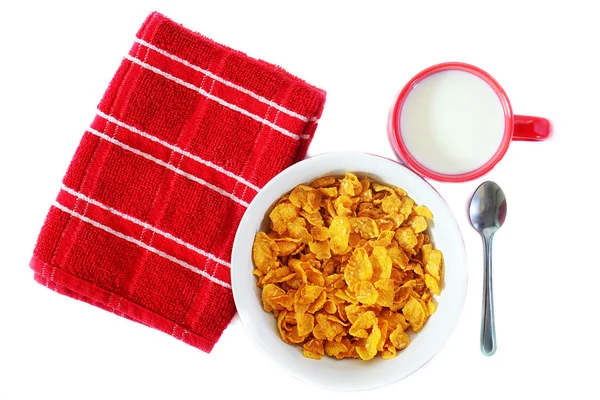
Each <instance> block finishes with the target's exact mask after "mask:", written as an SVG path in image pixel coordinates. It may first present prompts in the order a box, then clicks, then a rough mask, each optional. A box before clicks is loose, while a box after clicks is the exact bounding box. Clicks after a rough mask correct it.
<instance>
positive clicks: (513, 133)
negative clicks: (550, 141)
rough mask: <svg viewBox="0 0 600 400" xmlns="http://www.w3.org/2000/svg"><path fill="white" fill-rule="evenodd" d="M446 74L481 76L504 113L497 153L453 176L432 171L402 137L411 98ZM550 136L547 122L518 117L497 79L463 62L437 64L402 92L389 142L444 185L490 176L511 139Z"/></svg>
mask: <svg viewBox="0 0 600 400" xmlns="http://www.w3.org/2000/svg"><path fill="white" fill-rule="evenodd" d="M443 71H462V72H467V73H470V74H473V75H475V76H476V77H479V78H480V79H481V80H483V81H484V82H485V83H486V84H487V85H488V86H489V87H490V88H491V89H492V90H493V91H494V92H495V93H496V95H497V96H498V99H499V100H500V104H501V106H502V111H503V114H504V133H503V136H502V139H501V141H500V145H499V146H498V148H497V150H496V152H495V153H494V154H493V156H492V157H491V158H490V159H489V160H488V161H487V162H485V164H483V165H481V166H479V167H477V168H475V169H473V170H470V171H467V172H461V173H454V174H452V173H445V172H443V171H437V170H433V169H431V168H428V167H427V166H425V165H424V164H423V163H421V162H419V161H418V160H417V159H416V158H415V157H414V156H413V154H411V152H410V151H409V150H408V148H407V145H406V142H405V140H404V138H403V135H402V130H401V125H402V124H401V115H402V110H403V107H404V106H405V104H406V100H407V97H408V96H409V94H411V92H412V91H413V90H414V89H415V87H417V85H419V84H420V83H422V82H423V81H424V80H425V79H426V78H428V77H431V76H433V75H434V74H437V73H439V72H443ZM549 136H550V122H549V121H548V120H547V119H545V118H540V117H531V116H525V115H514V114H513V111H512V108H511V105H510V102H509V100H508V97H507V96H506V93H505V92H504V89H502V87H501V86H500V85H499V84H498V82H496V80H494V78H492V77H491V76H490V75H489V74H488V73H487V72H485V71H483V70H482V69H480V68H477V67H475V66H473V65H469V64H465V63H459V62H448V63H442V64H437V65H434V66H432V67H429V68H427V69H425V70H423V71H421V72H420V73H418V74H417V75H416V76H415V77H413V78H412V79H411V80H410V81H409V82H408V83H407V84H406V86H405V87H404V88H403V89H402V91H401V92H400V94H399V95H398V97H397V99H396V101H395V103H394V104H393V106H392V108H391V110H390V113H389V118H388V139H389V141H390V144H391V146H392V148H393V150H394V153H395V154H396V156H397V157H399V158H400V159H401V160H402V161H404V162H405V164H407V165H408V166H409V167H410V168H412V169H413V170H414V171H416V172H417V173H419V174H420V175H422V176H425V177H428V178H432V179H435V180H439V181H444V182H464V181H469V180H472V179H475V178H478V177H480V176H482V175H484V174H486V173H487V172H489V171H490V170H491V169H492V168H493V167H494V166H495V165H496V164H497V163H498V161H500V160H501V159H502V157H503V156H504V154H505V153H506V151H507V150H508V147H509V144H510V142H511V140H526V141H540V140H545V139H547V138H548V137H549Z"/></svg>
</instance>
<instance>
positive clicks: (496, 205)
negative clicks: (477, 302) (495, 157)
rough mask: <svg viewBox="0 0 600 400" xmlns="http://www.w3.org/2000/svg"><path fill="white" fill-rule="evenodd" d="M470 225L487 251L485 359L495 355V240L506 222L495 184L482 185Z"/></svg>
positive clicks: (503, 201) (474, 200)
mask: <svg viewBox="0 0 600 400" xmlns="http://www.w3.org/2000/svg"><path fill="white" fill-rule="evenodd" d="M469 216H470V218H471V225H473V228H475V230H477V231H478V232H479V233H480V234H481V238H482V239H483V250H484V270H483V311H482V315H481V351H482V352H483V354H485V355H486V356H491V355H493V354H494V353H495V352H496V327H495V323H494V294H493V291H492V238H493V237H494V234H495V233H496V231H497V230H498V229H500V227H501V226H502V224H503V223H504V220H505V219H506V198H505V197H504V192H503V191H502V189H500V186H498V185H497V184H496V183H495V182H491V181H487V182H484V183H482V184H481V185H480V186H479V187H478V188H477V190H475V193H474V194H473V197H472V198H471V205H470V207H469Z"/></svg>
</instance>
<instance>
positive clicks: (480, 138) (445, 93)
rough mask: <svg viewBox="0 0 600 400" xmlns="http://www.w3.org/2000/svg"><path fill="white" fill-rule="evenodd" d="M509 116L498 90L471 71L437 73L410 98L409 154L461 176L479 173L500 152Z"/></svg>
mask: <svg viewBox="0 0 600 400" xmlns="http://www.w3.org/2000/svg"><path fill="white" fill-rule="evenodd" d="M504 125H505V122H504V112H503V109H502V103H501V102H500V99H499V97H498V95H497V94H496V92H494V89H492V87H490V86H489V85H488V84H487V83H486V82H485V81H484V80H483V79H481V78H479V77H478V76H477V75H474V74H471V73H469V72H464V71H459V70H447V71H441V72H437V73H435V74H433V75H430V76H428V77H427V78H425V79H423V80H422V81H421V82H419V83H418V84H417V85H416V86H415V87H414V88H413V89H412V91H411V92H410V93H409V94H408V96H407V98H406V100H405V103H404V105H403V107H402V111H401V114H400V132H401V135H402V139H403V141H404V143H405V145H406V148H407V150H408V152H409V153H410V154H411V155H412V156H413V157H414V158H415V159H416V160H417V161H418V162H419V163H420V164H422V165H423V166H424V167H426V168H428V169H430V170H433V171H435V172H438V173H442V174H448V175H457V174H463V173H467V172H470V171H474V170H476V169H478V168H479V167H482V166H483V165H484V164H486V163H487V162H488V161H489V160H490V159H491V158H492V156H493V155H494V154H495V153H496V151H497V150H498V148H499V147H500V143H501V142H502V137H503V135H504V128H505V126H504Z"/></svg>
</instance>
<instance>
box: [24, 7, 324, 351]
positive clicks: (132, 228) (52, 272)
mask: <svg viewBox="0 0 600 400" xmlns="http://www.w3.org/2000/svg"><path fill="white" fill-rule="evenodd" d="M324 102H325V92H323V91H322V90H320V89H317V88H315V87H313V86H310V85H309V84H307V83H306V82H304V81H302V80H300V79H298V78H296V77H294V76H292V75H290V74H289V73H287V72H285V71H284V70H282V69H281V68H279V67H276V66H274V65H271V64H268V63H266V62H264V61H260V60H256V59H253V58H250V57H248V56H247V55H245V54H243V53H240V52H238V51H234V50H232V49H230V48H227V47H225V46H222V45H220V44H217V43H215V42H213V41H211V40H210V39H208V38H206V37H203V36H201V35H200V34H198V33H195V32H192V31H190V30H188V29H186V28H185V27H183V26H181V25H179V24H177V23H175V22H173V21H171V20H169V19H168V18H166V17H164V16H163V15H161V14H159V13H153V14H151V15H150V16H149V17H148V18H147V20H146V21H145V22H144V24H143V25H142V27H141V29H140V30H139V32H138V34H137V37H136V39H135V41H134V44H133V47H132V48H131V51H130V52H129V54H128V55H127V56H125V58H124V60H123V62H122V64H121V65H120V67H119V69H118V71H117V72H116V74H115V76H114V78H113V80H112V82H111V83H110V85H109V87H108V89H107V91H106V93H105V95H104V97H103V98H102V100H101V101H100V104H99V106H98V111H97V115H96V116H95V118H94V120H93V122H92V124H91V126H90V128H89V129H88V130H87V131H86V132H85V134H84V135H83V138H82V140H81V143H80V145H79V147H78V149H77V151H76V153H75V156H74V158H73V160H72V162H71V164H70V166H69V169H68V171H67V173H66V175H65V177H64V179H63V185H62V188H61V191H60V192H59V194H58V197H57V199H56V201H55V202H54V204H53V205H52V207H51V208H50V211H49V213H48V215H47V217H46V221H45V223H44V225H43V227H42V230H41V232H40V235H39V238H38V241H37V245H36V247H35V250H34V255H33V258H32V260H31V264H30V265H31V267H32V268H33V270H34V272H35V280H36V281H37V282H39V283H41V284H43V285H45V286H47V287H48V288H50V289H52V290H54V291H56V292H58V293H62V294H64V295H67V296H71V297H73V298H75V299H78V300H82V301H86V302H88V303H90V304H93V305H95V306H98V307H101V308H104V309H106V310H109V311H111V312H113V313H115V314H117V315H120V316H123V317H126V318H129V319H132V320H134V321H137V322H140V323H143V324H145V325H148V326H151V327H153V328H156V329H160V330H161V331H164V332H166V333H168V334H170V335H172V336H174V337H176V338H177V339H180V340H183V341H184V342H186V343H188V344H190V345H192V346H195V347H198V348H199V349H201V350H203V351H206V352H209V351H210V350H211V349H212V348H213V346H214V344H215V343H216V342H217V340H218V339H219V337H220V335H221V333H222V332H223V330H224V329H225V328H226V327H227V325H228V323H229V322H230V320H231V318H232V317H233V316H234V314H235V305H234V302H233V296H232V292H231V281H230V255H231V248H232V245H233V239H234V235H235V232H236V228H237V226H238V224H239V222H240V219H241V218H242V215H243V214H244V211H245V210H246V207H247V206H248V203H249V202H250V201H251V200H252V199H253V198H254V196H255V195H256V193H257V191H258V190H260V188H261V187H262V186H263V185H265V184H266V183H267V182H268V181H269V180H270V179H271V178H272V177H273V176H275V175H276V174H277V173H278V172H280V171H282V170H283V169H285V168H286V167H288V166H289V165H291V164H293V163H294V162H296V161H299V160H301V159H302V158H304V156H305V155H306V150H307V147H308V145H309V144H310V142H311V140H312V137H313V133H314V131H315V128H316V126H317V120H318V118H319V116H320V114H321V111H322V109H323V105H324ZM249 257H250V255H249Z"/></svg>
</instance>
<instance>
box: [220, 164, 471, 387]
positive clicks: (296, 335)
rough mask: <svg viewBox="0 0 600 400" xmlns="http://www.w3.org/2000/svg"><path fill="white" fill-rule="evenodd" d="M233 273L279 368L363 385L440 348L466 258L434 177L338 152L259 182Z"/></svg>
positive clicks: (458, 298) (255, 336) (254, 333)
mask: <svg viewBox="0 0 600 400" xmlns="http://www.w3.org/2000/svg"><path fill="white" fill-rule="evenodd" d="M231 282H232V290H233V295H234V299H235V303H236V307H237V310H238V314H239V316H240V320H241V321H242V324H243V325H244V327H245V329H246V331H247V333H248V334H249V335H250V337H251V339H252V340H253V341H254V343H255V344H256V345H257V346H258V348H259V349H260V350H261V351H262V352H263V353H264V354H265V355H266V356H268V357H269V358H271V359H272V360H273V361H275V363H276V364H278V365H279V367H280V368H282V369H283V370H285V371H286V372H288V373H290V374H291V375H292V376H294V377H296V378H298V379H300V380H302V381H305V382H307V383H311V384H314V385H317V386H320V387H324V388H328V389H334V390H365V389H372V388H376V387H381V386H384V385H388V384H391V383H393V382H396V381H398V380H400V379H402V378H404V377H406V376H408V375H410V374H411V373H413V372H414V371H416V370H417V369H419V368H420V367H421V366H423V365H424V364H425V363H427V361H429V360H430V359H431V358H432V357H433V356H434V355H435V354H437V352H438V351H439V350H440V349H441V348H442V346H443V345H444V343H445V342H446V341H447V339H448V338H449V336H450V335H451V333H452V331H453V329H454V327H455V326H456V324H457V322H458V318H459V316H460V313H461V311H462V306H463V303H464V298H465V294H466V285H467V269H466V256H465V249H464V244H463V241H462V237H461V234H460V230H459V228H458V225H457V223H456V220H455V219H454V216H453V214H452V212H451V211H450V209H449V208H448V205H447V204H446V202H445V201H444V200H443V198H442V197H441V196H440V195H439V194H438V192H437V191H435V189H433V188H432V187H431V186H430V185H429V183H427V182H426V181H425V180H423V179H422V178H421V177H419V176H418V175H416V174H415V173H414V172H412V171H411V170H409V169H407V168H406V167H404V166H403V165H401V164H398V163H397V162H395V161H392V160H389V159H386V158H384V157H379V156H376V155H370V154H366V153H360V152H332V153H326V154H321V155H318V156H315V157H311V158H308V159H306V160H303V161H301V162H299V163H297V164H294V165H293V166H291V167H289V168H288V169H286V170H285V171H283V172H281V173H280V174H279V175H277V176H276V177H274V178H273V179H272V180H271V181H270V182H269V183H267V184H266V185H265V186H264V187H263V188H262V189H261V190H260V191H259V193H258V194H257V196H256V197H255V198H254V200H253V201H252V202H251V204H250V206H249V207H248V209H247V211H246V213H245V214H244V217H243V218H242V221H241V222H240V225H239V227H238V230H237V234H236V237H235V241H234V246H233V252H232V259H231Z"/></svg>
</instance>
